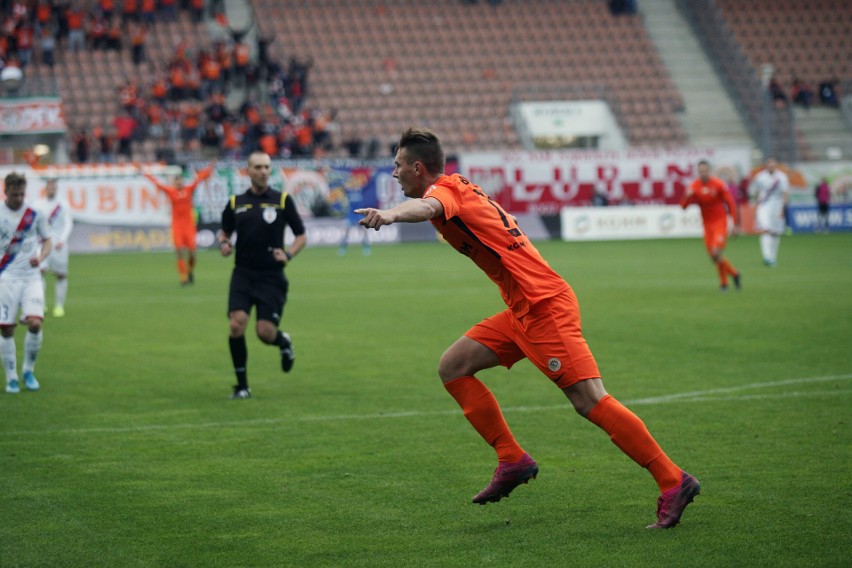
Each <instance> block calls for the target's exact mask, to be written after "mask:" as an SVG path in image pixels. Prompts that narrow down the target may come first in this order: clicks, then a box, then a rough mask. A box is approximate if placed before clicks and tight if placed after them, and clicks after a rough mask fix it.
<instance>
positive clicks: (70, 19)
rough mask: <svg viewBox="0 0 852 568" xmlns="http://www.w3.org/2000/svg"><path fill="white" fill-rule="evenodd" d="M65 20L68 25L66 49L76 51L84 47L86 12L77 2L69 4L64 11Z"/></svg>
mask: <svg viewBox="0 0 852 568" xmlns="http://www.w3.org/2000/svg"><path fill="white" fill-rule="evenodd" d="M65 20H66V22H67V24H66V25H67V26H68V49H69V50H70V51H71V52H73V53H77V52H79V51H83V50H84V49H85V48H86V30H85V25H84V24H85V21H86V14H85V12H83V9H82V8H80V6H79V5H77V3H74V4H72V5H71V7H70V8H68V10H66V11H65Z"/></svg>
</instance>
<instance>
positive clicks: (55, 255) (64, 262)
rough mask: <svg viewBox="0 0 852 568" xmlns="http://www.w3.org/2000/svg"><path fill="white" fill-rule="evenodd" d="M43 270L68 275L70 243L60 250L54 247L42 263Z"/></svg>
mask: <svg viewBox="0 0 852 568" xmlns="http://www.w3.org/2000/svg"><path fill="white" fill-rule="evenodd" d="M39 268H41V270H42V272H44V271H47V272H52V273H53V274H59V275H60V276H67V275H68V243H65V245H63V247H62V248H61V249H59V250H56V249H53V250H52V251H51V252H50V254H49V255H48V256H47V258H46V259H44V262H42V263H41V266H40V267H39Z"/></svg>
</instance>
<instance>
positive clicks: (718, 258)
mask: <svg viewBox="0 0 852 568" xmlns="http://www.w3.org/2000/svg"><path fill="white" fill-rule="evenodd" d="M693 203H695V204H697V205H698V206H699V207H700V208H701V220H702V221H703V222H704V245H705V246H706V247H707V254H709V255H710V259H711V260H712V261H713V263H714V264H715V265H716V270H717V271H718V272H719V283H720V285H721V289H722V291H723V292H727V291H728V275H730V276H731V277H733V280H734V286H736V288H737V290H739V289H740V285H741V279H740V272H739V271H738V270H737V269H736V268H734V267H733V265H732V264H731V263H730V262H728V259H726V258H725V245H726V244H727V242H728V215H730V216H731V217H732V218H733V220H734V226H736V225H737V221H738V219H737V204H736V203H735V202H734V198H733V197H731V193H730V192H729V191H728V188H727V186H726V185H725V182H723V181H722V180H721V179H719V178H717V177H714V176H711V175H710V164H709V163H708V162H707V161H706V160H702V161H700V162H698V179H696V180H695V181H693V182H692V183H691V184H690V186H689V189H688V190H687V191H686V194H685V195H684V196H683V199H682V200H681V202H680V205H681V207H683V208H684V209H686V208H687V207H689V206H690V205H691V204H693Z"/></svg>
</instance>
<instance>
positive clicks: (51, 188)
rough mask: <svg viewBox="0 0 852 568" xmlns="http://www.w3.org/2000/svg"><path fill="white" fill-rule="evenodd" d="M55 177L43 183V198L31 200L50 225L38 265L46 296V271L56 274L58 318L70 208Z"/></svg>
mask: <svg viewBox="0 0 852 568" xmlns="http://www.w3.org/2000/svg"><path fill="white" fill-rule="evenodd" d="M56 191H57V182H56V179H55V178H51V179H48V180H47V182H46V184H45V186H44V199H39V200H37V201H36V202H35V207H36V209H38V210H40V211H43V212H44V214H45V216H46V217H47V223H48V224H49V225H50V234H51V241H52V242H53V250H52V251H51V253H50V255H49V256H48V257H47V260H45V261H44V262H43V263H42V265H41V282H42V286H43V287H44V290H45V299H46V298H47V273H48V272H50V273H52V274H53V275H54V276H56V287H55V289H54V293H53V315H54V317H58V318H61V317H62V316H64V315H65V300H66V298H67V297H68V260H69V259H68V237H70V236H71V229H73V228H74V219H72V217H71V208H70V207H69V206H68V204H67V203H66V202H65V200H63V199H60V198H59V196H58V195H57V194H56Z"/></svg>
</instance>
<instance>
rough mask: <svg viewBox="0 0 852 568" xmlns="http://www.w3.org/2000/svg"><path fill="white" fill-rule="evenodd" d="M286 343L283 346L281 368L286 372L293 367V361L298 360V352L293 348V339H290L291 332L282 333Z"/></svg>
mask: <svg viewBox="0 0 852 568" xmlns="http://www.w3.org/2000/svg"><path fill="white" fill-rule="evenodd" d="M281 337H282V338H283V339H284V345H283V346H282V347H281V369H282V370H283V371H284V372H285V373H289V372H290V370H291V369H292V368H293V363H295V362H296V352H295V350H294V349H293V341H292V340H291V339H290V334H289V333H282V334H281Z"/></svg>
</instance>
